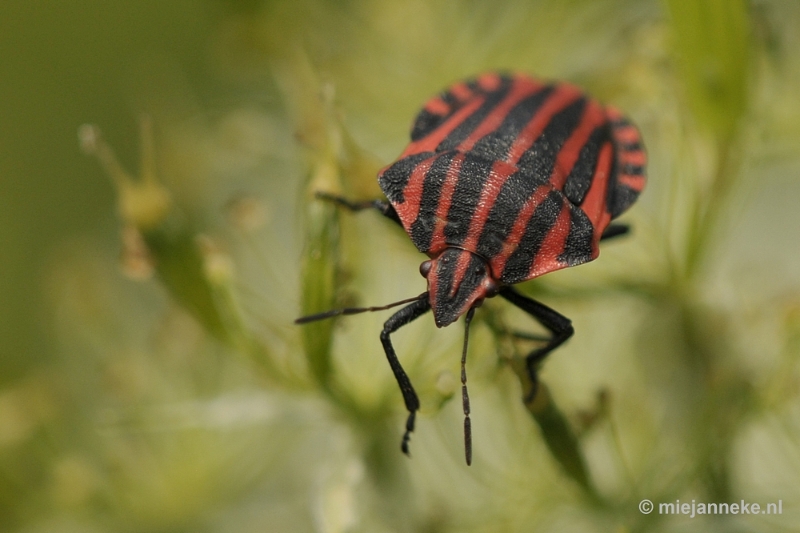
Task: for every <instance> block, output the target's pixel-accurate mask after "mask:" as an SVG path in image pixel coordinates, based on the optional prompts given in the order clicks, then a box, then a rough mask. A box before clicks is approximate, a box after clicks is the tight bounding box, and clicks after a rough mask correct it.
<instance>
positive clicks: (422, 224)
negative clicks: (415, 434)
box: [297, 73, 646, 464]
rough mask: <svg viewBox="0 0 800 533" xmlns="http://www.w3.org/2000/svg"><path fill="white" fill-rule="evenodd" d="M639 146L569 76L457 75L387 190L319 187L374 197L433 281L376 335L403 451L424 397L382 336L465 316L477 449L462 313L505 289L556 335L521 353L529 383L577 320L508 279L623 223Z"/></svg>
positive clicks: (368, 204) (422, 115) (384, 181)
mask: <svg viewBox="0 0 800 533" xmlns="http://www.w3.org/2000/svg"><path fill="white" fill-rule="evenodd" d="M645 162H646V156H645V151H644V147H643V146H642V141H641V137H640V135H639V132H638V131H637V129H636V127H635V126H633V125H632V124H631V123H630V122H629V121H628V120H627V119H625V118H624V117H623V116H622V115H621V113H620V112H619V111H617V110H616V109H614V108H613V107H604V106H602V105H601V104H599V103H598V102H597V101H595V100H593V99H591V98H589V97H588V96H586V95H585V94H583V93H582V92H581V91H580V90H579V89H578V88H576V87H574V86H573V85H570V84H568V83H546V82H541V81H538V80H536V79H533V78H530V77H527V76H523V75H519V74H511V75H506V74H498V73H487V74H483V75H482V76H479V77H477V78H475V79H471V80H468V81H464V82H461V83H456V84H454V85H452V86H451V87H450V88H449V89H447V90H446V91H445V92H444V93H442V94H441V95H439V96H436V97H434V98H432V99H431V100H429V101H428V102H427V103H426V104H425V107H424V108H423V109H422V110H421V111H420V112H419V114H418V115H417V118H416V120H415V121H414V125H413V127H412V130H411V144H409V145H408V147H407V148H406V149H405V151H404V152H403V153H402V154H401V155H400V158H399V159H398V160H397V161H396V162H395V163H393V164H391V165H389V166H388V167H386V168H384V169H383V170H382V171H381V172H380V173H379V174H378V182H379V183H380V186H381V189H382V190H383V192H384V194H386V197H387V198H388V202H386V201H382V200H374V201H363V202H351V201H349V200H346V199H344V198H340V197H336V196H331V195H327V194H320V195H319V196H320V197H322V198H325V199H327V200H331V201H334V202H335V203H337V204H339V205H341V206H343V207H346V208H348V209H350V210H353V211H359V210H362V209H366V208H374V209H377V210H378V211H380V212H381V213H382V214H383V215H385V216H386V217H388V218H390V219H392V220H394V221H395V222H398V223H399V224H401V225H402V226H403V228H404V229H405V231H406V232H407V233H408V235H409V237H411V240H412V241H413V243H414V244H415V245H416V247H417V248H418V249H419V250H420V251H421V252H422V253H424V254H427V255H428V257H429V258H430V259H429V260H427V261H425V262H423V263H422V265H420V273H421V274H422V275H423V276H424V277H425V278H426V279H427V280H428V290H427V291H426V292H424V293H423V294H421V295H420V296H418V297H416V298H412V299H409V300H403V301H401V302H396V303H394V304H390V305H388V306H383V307H372V308H349V309H339V310H334V311H328V312H326V313H320V314H317V315H312V316H308V317H303V318H300V319H298V320H297V323H306V322H311V321H314V320H320V319H324V318H329V317H333V316H337V315H341V314H353V313H358V312H362V311H374V310H379V309H387V308H389V307H392V306H394V305H399V304H402V303H409V302H411V303H410V304H409V305H408V306H406V307H404V308H402V309H401V310H399V311H397V312H396V313H395V314H394V315H392V316H391V317H390V318H389V320H387V321H386V323H385V324H384V327H383V331H382V332H381V335H380V339H381V343H382V344H383V349H384V351H385V352H386V357H387V358H388V360H389V365H390V366H391V368H392V372H394V376H395V378H396V379H397V383H398V384H399V386H400V390H401V392H402V394H403V399H404V401H405V405H406V409H408V412H409V415H408V419H407V421H406V429H405V433H404V435H403V439H402V444H401V449H402V451H403V452H404V453H406V454H408V441H409V438H410V434H411V432H412V431H413V430H414V419H415V415H416V412H417V410H418V409H419V406H420V404H419V399H418V398H417V394H416V393H415V392H414V388H413V387H412V385H411V381H410V380H409V379H408V376H407V375H406V373H405V371H404V370H403V368H402V366H401V365H400V361H399V360H398V358H397V355H396V354H395V351H394V348H393V347H392V343H391V341H390V338H389V337H390V335H391V334H392V333H393V332H395V331H397V329H399V328H400V327H402V326H404V325H406V324H408V323H409V322H411V321H412V320H415V319H416V318H418V317H420V316H422V315H423V314H425V313H426V312H428V311H430V310H433V317H434V320H435V322H436V325H437V326H438V327H444V326H447V325H449V324H451V323H453V322H454V321H456V320H457V319H458V317H460V316H461V315H464V314H466V316H465V324H466V326H465V327H466V329H465V336H464V348H463V352H462V357H461V381H462V398H463V403H464V415H465V417H464V438H465V448H466V450H465V451H466V456H467V464H469V463H470V462H471V453H472V452H471V446H472V445H471V431H470V420H469V397H468V396H467V389H466V373H465V371H464V364H465V360H466V352H467V339H468V334H469V323H470V320H471V319H472V316H473V314H474V312H475V309H476V308H477V307H479V306H480V305H481V303H482V302H483V300H484V299H485V298H491V297H494V296H497V295H499V296H501V297H503V298H504V299H506V300H508V301H509V302H511V303H512V304H514V305H516V306H517V307H519V308H520V309H522V310H523V311H525V312H526V313H528V314H529V315H531V316H532V317H533V318H535V319H536V320H537V321H539V322H540V323H541V324H542V325H543V326H544V327H545V328H547V329H548V330H549V331H550V333H551V335H550V337H549V338H548V339H547V340H546V341H545V343H544V345H543V346H541V347H539V348H537V349H535V350H533V351H532V352H531V353H530V354H528V356H527V358H526V365H527V369H528V373H529V375H530V379H531V383H532V384H533V388H532V390H531V392H530V394H529V396H528V397H527V398H526V402H528V401H532V400H533V398H534V397H535V395H536V384H537V378H536V370H537V367H538V366H539V364H540V363H541V362H542V360H543V359H544V358H545V357H546V356H547V354H549V353H550V352H551V351H553V350H554V349H555V348H557V347H558V346H559V345H561V344H562V343H563V342H564V341H566V340H567V339H568V338H569V337H570V336H571V335H572V333H573V328H572V323H571V322H570V320H569V319H568V318H566V317H564V316H562V315H561V314H559V313H557V312H556V311H554V310H552V309H550V308H549V307H547V306H545V305H543V304H541V303H539V302H537V301H535V300H532V299H531V298H528V297H527V296H524V295H522V294H520V293H519V292H517V291H516V290H514V288H513V287H512V286H513V285H514V284H516V283H520V282H522V281H526V280H529V279H532V278H535V277H538V276H541V275H542V274H546V273H547V272H552V271H554V270H559V269H561V268H565V267H569V266H575V265H579V264H581V263H586V262H588V261H591V260H593V259H594V258H596V257H597V255H598V253H599V247H598V244H599V242H600V241H601V240H603V239H608V238H610V237H614V236H617V235H621V234H624V233H626V232H627V231H628V227H627V226H626V225H622V224H610V222H611V221H612V220H613V219H615V218H616V217H618V216H619V215H620V214H622V213H623V212H624V211H625V210H626V209H627V208H628V207H630V205H631V204H632V203H633V202H634V201H635V200H636V198H637V197H638V196H639V193H640V192H641V191H642V189H643V188H644V185H645V172H644V167H645Z"/></svg>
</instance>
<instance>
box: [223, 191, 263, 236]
mask: <svg viewBox="0 0 800 533" xmlns="http://www.w3.org/2000/svg"><path fill="white" fill-rule="evenodd" d="M225 210H226V213H227V215H228V221H229V222H230V223H231V224H232V225H233V226H234V227H235V228H236V229H238V230H239V231H243V232H247V233H249V232H253V231H256V230H258V229H261V228H263V227H264V226H265V225H266V224H267V221H268V220H269V208H268V207H267V205H266V203H265V202H264V201H263V200H261V199H260V198H256V197H254V196H246V195H243V196H238V197H236V198H233V199H231V200H230V201H229V202H228V204H227V205H226V206H225Z"/></svg>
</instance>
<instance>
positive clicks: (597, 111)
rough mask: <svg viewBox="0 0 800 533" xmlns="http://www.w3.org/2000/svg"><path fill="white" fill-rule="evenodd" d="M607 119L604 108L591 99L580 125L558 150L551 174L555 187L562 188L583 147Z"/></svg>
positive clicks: (551, 181)
mask: <svg viewBox="0 0 800 533" xmlns="http://www.w3.org/2000/svg"><path fill="white" fill-rule="evenodd" d="M605 120H606V115H605V113H603V109H602V108H601V107H600V106H599V105H598V104H597V102H595V101H594V100H589V102H588V104H587V105H586V108H585V109H584V110H583V116H581V121H580V122H579V123H578V126H577V127H576V128H575V129H574V130H573V131H572V134H571V135H570V136H569V138H568V139H567V140H566V142H565V143H564V146H562V147H561V151H559V152H558V156H557V157H556V162H555V165H554V166H553V173H552V174H551V175H550V183H551V184H552V185H553V187H554V188H556V189H558V190H562V189H563V188H564V183H565V182H566V181H567V176H569V174H570V172H572V167H574V166H575V162H576V161H577V160H578V156H579V155H580V153H581V149H582V148H583V147H584V145H585V144H586V142H587V141H588V140H589V136H590V135H591V134H592V132H593V131H594V130H595V128H597V127H598V126H600V125H601V124H603V122H605Z"/></svg>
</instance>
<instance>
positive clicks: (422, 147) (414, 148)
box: [400, 96, 486, 159]
mask: <svg viewBox="0 0 800 533" xmlns="http://www.w3.org/2000/svg"><path fill="white" fill-rule="evenodd" d="M485 100H486V97H485V96H478V97H476V98H475V99H473V100H472V101H470V102H468V103H467V104H466V105H465V106H464V107H462V108H461V109H459V110H458V111H456V112H455V113H453V114H452V115H450V117H449V118H448V119H447V120H445V121H444V123H443V124H442V125H441V126H439V127H438V128H436V129H435V130H433V132H431V133H430V134H429V135H426V136H425V137H423V138H422V139H420V140H418V141H416V142H413V143H411V144H409V145H408V147H407V148H406V149H405V151H404V152H403V153H402V154H400V159H403V158H404V157H407V156H410V155H414V154H419V153H422V152H433V151H435V150H436V147H437V146H439V143H441V142H442V141H443V140H444V139H445V138H446V137H447V136H448V135H450V133H451V132H452V131H453V130H454V129H456V128H457V127H458V125H459V124H461V123H462V122H463V121H464V120H465V119H466V118H467V117H468V116H470V115H471V114H472V113H474V112H475V111H477V110H478V108H479V107H480V106H481V105H483V102H484V101H485Z"/></svg>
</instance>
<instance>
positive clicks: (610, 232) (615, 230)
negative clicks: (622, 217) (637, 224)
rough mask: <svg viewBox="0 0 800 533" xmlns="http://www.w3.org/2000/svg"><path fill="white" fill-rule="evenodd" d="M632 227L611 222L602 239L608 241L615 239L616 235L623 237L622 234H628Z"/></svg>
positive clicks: (601, 236)
mask: <svg viewBox="0 0 800 533" xmlns="http://www.w3.org/2000/svg"><path fill="white" fill-rule="evenodd" d="M630 231H631V227H630V226H629V225H628V224H620V223H616V224H610V225H609V226H608V227H607V228H606V229H605V231H603V234H602V235H600V240H601V241H607V240H608V239H613V238H614V237H621V236H622V235H627V234H628V233H630Z"/></svg>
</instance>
